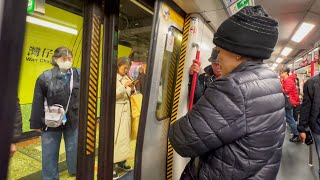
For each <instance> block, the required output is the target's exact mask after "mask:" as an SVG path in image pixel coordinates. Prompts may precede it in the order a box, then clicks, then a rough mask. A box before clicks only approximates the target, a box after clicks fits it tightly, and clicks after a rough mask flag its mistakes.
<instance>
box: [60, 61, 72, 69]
mask: <svg viewBox="0 0 320 180" xmlns="http://www.w3.org/2000/svg"><path fill="white" fill-rule="evenodd" d="M57 64H58V66H59V68H60V69H61V70H62V71H67V70H68V69H70V68H71V67H72V62H71V61H64V62H57Z"/></svg>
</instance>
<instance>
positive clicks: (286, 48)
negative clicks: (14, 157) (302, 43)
mask: <svg viewBox="0 0 320 180" xmlns="http://www.w3.org/2000/svg"><path fill="white" fill-rule="evenodd" d="M291 51H292V49H291V48H288V47H285V48H284V49H283V50H282V52H281V55H283V56H288V55H289V54H290V53H291Z"/></svg>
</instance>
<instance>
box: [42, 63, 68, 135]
mask: <svg viewBox="0 0 320 180" xmlns="http://www.w3.org/2000/svg"><path fill="white" fill-rule="evenodd" d="M72 89H73V70H72V69H71V78H70V95H69V99H68V103H67V107H66V110H64V108H63V106H62V105H60V104H53V105H52V106H48V102H47V98H45V99H44V112H45V114H44V120H45V124H46V126H47V128H48V127H50V128H56V127H59V126H61V124H63V125H65V123H66V118H64V116H65V115H66V114H67V112H68V108H69V103H70V99H71V94H72ZM47 128H46V129H47Z"/></svg>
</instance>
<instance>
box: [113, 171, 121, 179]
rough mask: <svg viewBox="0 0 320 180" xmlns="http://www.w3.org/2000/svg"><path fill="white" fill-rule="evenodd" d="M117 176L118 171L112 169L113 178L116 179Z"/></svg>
mask: <svg viewBox="0 0 320 180" xmlns="http://www.w3.org/2000/svg"><path fill="white" fill-rule="evenodd" d="M119 178H120V176H119V174H118V172H117V171H113V179H114V180H116V179H119Z"/></svg>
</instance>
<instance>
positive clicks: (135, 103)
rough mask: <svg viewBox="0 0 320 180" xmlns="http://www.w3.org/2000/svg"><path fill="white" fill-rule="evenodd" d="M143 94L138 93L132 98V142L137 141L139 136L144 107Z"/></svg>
mask: <svg viewBox="0 0 320 180" xmlns="http://www.w3.org/2000/svg"><path fill="white" fill-rule="evenodd" d="M142 98H143V96H142V94H141V93H137V94H133V95H131V96H130V103H131V135H130V137H131V140H135V139H137V136H138V128H139V120H140V113H141V105H142Z"/></svg>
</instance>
